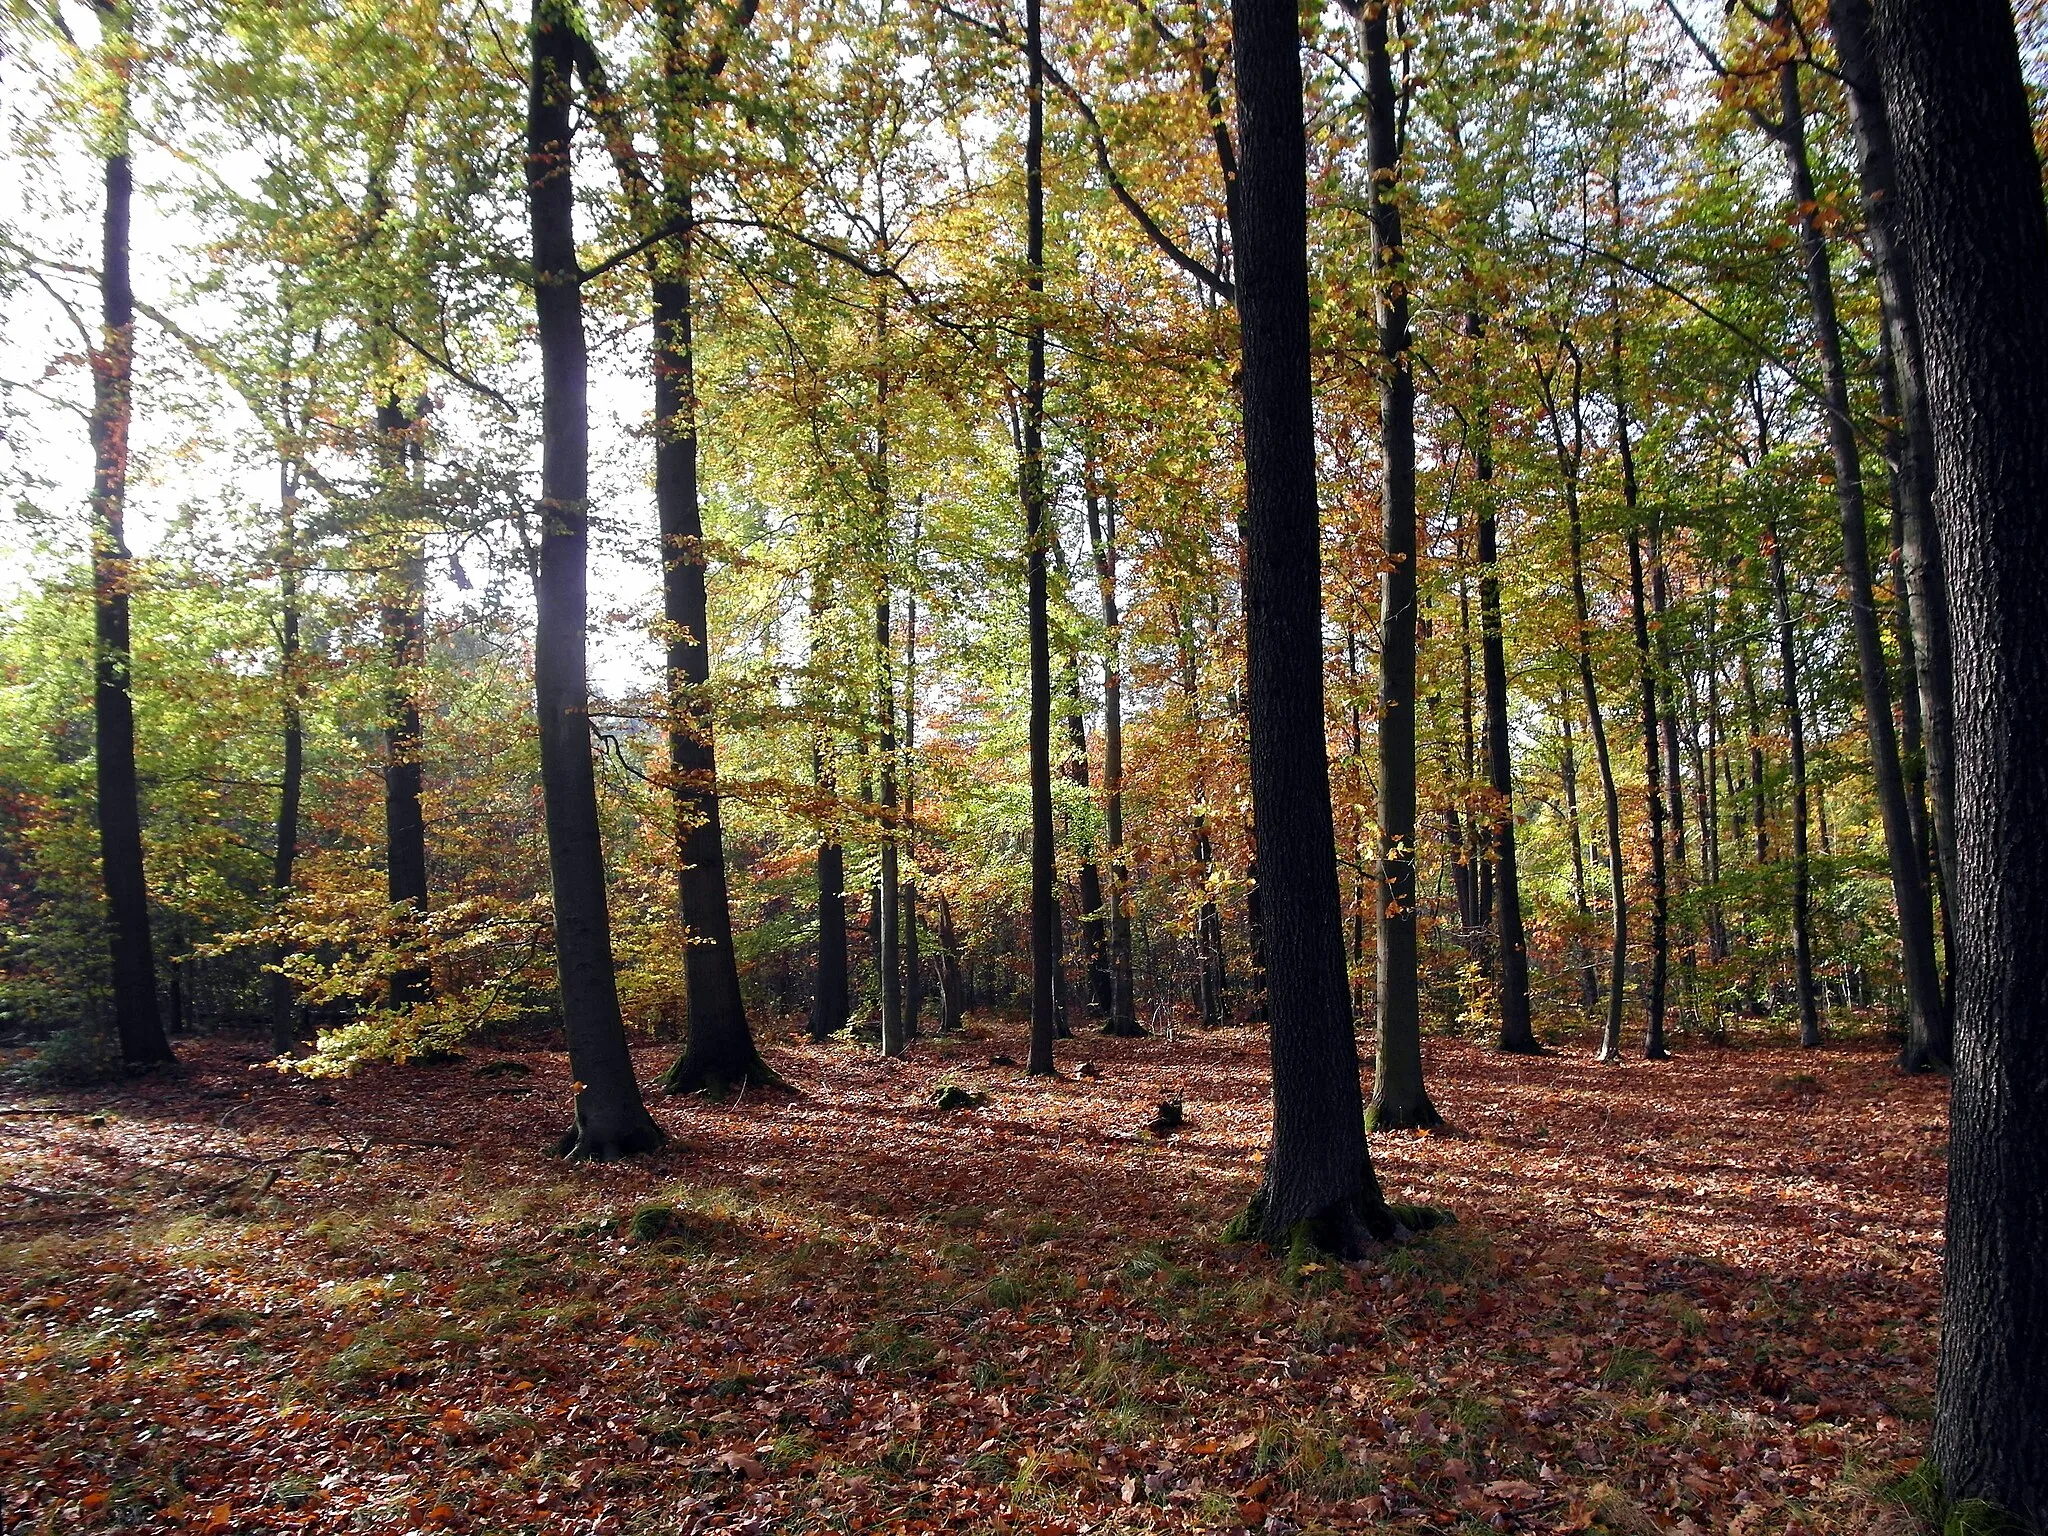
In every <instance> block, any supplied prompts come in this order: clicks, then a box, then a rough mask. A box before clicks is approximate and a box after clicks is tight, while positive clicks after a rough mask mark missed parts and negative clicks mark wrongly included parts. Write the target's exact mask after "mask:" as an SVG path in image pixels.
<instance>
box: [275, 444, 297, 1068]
mask: <svg viewBox="0 0 2048 1536" xmlns="http://www.w3.org/2000/svg"><path fill="white" fill-rule="evenodd" d="M298 506H299V485H298V475H297V472H296V470H295V469H294V468H293V466H292V465H290V464H288V463H287V464H282V465H280V466H279V467H278V540H277V543H278V558H277V586H278V594H277V597H278V658H277V671H278V681H279V682H280V683H281V684H282V685H283V690H282V691H283V714H284V720H283V738H284V740H283V747H284V771H283V776H282V779H281V783H280V786H279V789H278V796H277V836H276V838H275V840H274V842H273V844H272V846H273V849H274V853H273V856H272V859H271V866H270V889H271V892H272V900H273V901H274V902H275V903H276V906H277V910H279V911H280V912H281V911H282V910H283V907H284V904H285V902H286V901H288V900H289V899H290V898H291V893H292V866H293V865H294V864H295V863H296V862H297V860H298V856H299V798H300V795H301V794H302V792H303V788H304V785H305V778H306V745H305V743H306V733H305V722H304V719H303V718H302V704H303V700H304V696H305V690H304V682H303V679H302V677H301V675H300V666H301V664H300V660H299V567H298V559H299V527H298ZM284 959H285V951H284V948H283V946H281V945H280V946H279V947H278V949H277V951H276V952H275V953H274V954H273V955H272V956H271V963H272V964H273V966H279V965H281V964H282V962H283V961H284ZM298 1044H299V1025H298V1007H297V1001H296V999H295V998H294V996H293V994H292V982H291V978H290V977H289V976H287V975H285V974H284V972H283V970H281V969H276V970H273V971H272V972H271V975H270V1047H271V1049H272V1050H274V1051H276V1052H277V1053H278V1054H279V1055H280V1056H285V1055H289V1054H290V1053H291V1052H292V1051H294V1050H296V1049H297V1048H298Z"/></svg>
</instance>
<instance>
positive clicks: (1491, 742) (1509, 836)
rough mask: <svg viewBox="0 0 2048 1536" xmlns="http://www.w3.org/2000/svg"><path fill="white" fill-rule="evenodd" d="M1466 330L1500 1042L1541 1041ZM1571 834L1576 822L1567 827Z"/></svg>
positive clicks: (1531, 1046) (1483, 424)
mask: <svg viewBox="0 0 2048 1536" xmlns="http://www.w3.org/2000/svg"><path fill="white" fill-rule="evenodd" d="M1465 334H1466V335H1468V336H1470V337H1471V338H1472V341H1473V346H1474V350H1475V362H1476V363H1477V366H1478V370H1479V378H1480V389H1479V395H1478V399H1477V400H1476V401H1475V402H1474V406H1473V427H1472V431H1473V438H1474V441H1473V466H1474V472H1475V474H1476V476H1477V478H1478V481H1479V644H1480V653H1481V672H1482V674H1483V679H1482V687H1483V689H1484V691H1485V695H1486V782H1487V787H1488V788H1489V789H1491V790H1492V792H1493V795H1492V826H1491V830H1490V832H1489V835H1488V839H1487V841H1488V843H1489V845H1490V848H1491V853H1492V867H1493V873H1494V887H1495V889H1494V898H1493V925H1494V926H1493V942H1494V949H1495V951H1496V953H1495V958H1494V963H1495V965H1496V966H1497V967H1498V972H1497V979H1498V984H1499V987H1500V1048H1501V1049H1502V1050H1504V1051H1515V1052H1523V1053H1527V1052H1534V1051H1537V1050H1540V1049H1541V1046H1540V1045H1539V1044H1538V1043H1537V1040H1536V1030H1535V1026H1534V1024H1533V1023H1532V1021H1531V1018H1530V1007H1529V941H1528V936H1527V935H1526V934H1525V933H1524V932H1523V929H1522V881H1521V871H1520V866H1519V864H1518V862H1517V859H1516V855H1515V774H1514V757H1513V753H1512V752H1511V750H1510V736H1509V730H1508V653H1507V638H1506V636H1505V634H1504V633H1503V632H1502V627H1501V611H1500V529H1499V522H1498V510H1499V509H1498V507H1497V505H1496V503H1495V500H1494V489H1493V440H1492V420H1493V391H1492V388H1491V386H1490V385H1489V384H1488V382H1487V380H1486V364H1485V357H1484V354H1483V352H1482V351H1481V350H1480V349H1482V348H1483V347H1484V345H1485V325H1484V322H1483V321H1482V320H1481V318H1480V316H1479V315H1478V314H1477V313H1476V312H1474V313H1471V314H1468V315H1467V316H1466V317H1465ZM1574 835H1576V829H1574Z"/></svg>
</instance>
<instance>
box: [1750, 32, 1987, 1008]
mask: <svg viewBox="0 0 2048 1536" xmlns="http://www.w3.org/2000/svg"><path fill="white" fill-rule="evenodd" d="M1778 98H1779V105H1780V110H1781V113H1782V117H1781V121H1780V124H1779V134H1780V136H1781V137H1782V139H1783V141H1784V145H1785V160H1786V168H1787V170H1788V172H1789V174H1790V176H1791V181H1792V201H1793V205H1794V206H1795V208H1797V209H1798V220H1799V242H1800V246H1801V248H1802V251H1803V253H1804V255H1805V258H1806V287H1807V297H1808V300H1809V301H1810V303H1811V304H1812V306H1813V328H1814V337H1815V340H1816V342H1817V343H1818V345H1819V348H1820V356H1821V365H1822V370H1823V373H1824V376H1825V383H1826V389H1827V402H1828V411H1827V419H1828V448H1829V452H1830V454H1831V455H1832V457H1833V460H1834V471H1835V505H1836V509H1837V510H1838V511H1839V513H1840V514H1841V524H1842V574H1843V576H1844V578H1845V579H1846V580H1847V582H1848V587H1849V622H1850V629H1851V632H1852V634H1853V635H1854V637H1855V642H1856V671H1857V675H1858V677H1859V678H1860V680H1861V682H1862V684H1863V720H1864V728H1865V730H1866V731H1867V732H1868V735H1869V740H1870V765H1871V773H1872V776H1873V778H1874V779H1875V788H1876V793H1877V804H1878V811H1879V814H1880V816H1881V818H1882V820H1883V822H1884V843H1885V853H1886V856H1887V860H1888V862H1889V864H1890V866H1891V879H1892V901H1893V905H1894V907H1895V909H1896V911H1897V914H1898V920H1899V946H1900V951H1901V955H1900V958H1901V962H1902V966H1903V969H1904V971H1905V979H1906V997H1907V1006H1908V1008H1909V1010H1910V1018H1911V1022H1910V1024H1909V1026H1908V1033H1909V1038H1910V1039H1917V1040H1921V1041H1934V1040H1943V1039H1946V1038H1947V1036H1948V1016H1947V1006H1946V1004H1945V1002H1944V1001H1943V999H1942V995H1941V972H1940V968H1939V966H1938V965H1937V964H1936V962H1935V957H1934V906H1933V900H1932V898H1931V896H1930V894H1929V892H1928V887H1927V867H1926V864H1925V863H1924V862H1923V861H1922V859H1921V857H1920V853H1919V849H1918V846H1917V845H1916V844H1915V842H1914V839H1913V826H1912V821H1911V819H1910V817H1909V816H1908V814H1907V810H1906V787H1905V781H1904V779H1903V778H1902V777H1901V775H1900V771H1899V742H1898V735H1897V732H1896V731H1895V730H1894V729H1893V725H1892V701H1891V682H1890V676H1889V669H1888V668H1887V666H1886V664H1885V656H1884V637H1883V634H1882V631H1881V630H1880V629H1879V626H1878V620H1877V603H1876V600H1875V598H1874V597H1873V595H1872V582H1871V577H1870V544H1869V538H1868V533H1867V529H1866V527H1865V519H1864V509H1863V461H1862V452H1861V449H1860V448H1859V447H1858V445H1857V442H1856V428H1855V421H1854V418H1853V417H1852V416H1851V415H1850V401H1849V376H1848V369H1847V367H1846V365H1845V364H1844V362H1843V358H1842V335H1841V327H1840V325H1839V323H1838V322H1837V320H1836V316H1835V291H1834V278H1833V275H1832V273H1831V271H1830V269H1829V261H1828V248H1827V241H1826V238H1825V237H1824V236H1823V234H1822V232H1821V229H1820V225H1819V222H1818V219H1817V217H1816V212H1815V209H1816V204H1815V193H1814V187H1813V173H1812V170H1811V168H1810V166H1809V164H1808V160H1807V151H1806V118H1805V112H1804V108H1803V106H1802V104H1801V102H1800V96H1799V65H1798V62H1797V60H1796V59H1789V58H1788V59H1787V60H1786V61H1785V62H1784V63H1783V64H1781V65H1780V66H1779V70H1778ZM1803 1035H1804V1030H1803V1023H1802V1039H1803Z"/></svg>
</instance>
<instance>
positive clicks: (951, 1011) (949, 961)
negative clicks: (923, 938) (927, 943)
mask: <svg viewBox="0 0 2048 1536" xmlns="http://www.w3.org/2000/svg"><path fill="white" fill-rule="evenodd" d="M966 1013H967V978H966V976H965V974H964V973H963V970H962V967H961V965H960V936H959V933H958V932H957V931H956V930H955V929H954V927H953V904H952V902H950V901H948V900H947V899H946V897H945V895H944V894H943V893H941V894H940V896H939V1033H940V1034H942V1035H947V1034H951V1033H953V1032H954V1031H955V1030H957V1029H959V1028H960V1025H961V1020H962V1019H963V1018H965V1016H966Z"/></svg>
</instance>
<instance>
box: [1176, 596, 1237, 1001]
mask: <svg viewBox="0 0 2048 1536" xmlns="http://www.w3.org/2000/svg"><path fill="white" fill-rule="evenodd" d="M1175 629H1176V636H1177V638H1178V640H1179V642H1180V682H1181V690H1182V692H1184V693H1185V694H1186V695H1187V701H1188V716H1189V719H1190V721H1191V722H1192V724H1193V726H1194V729H1195V733H1196V735H1197V736H1198V737H1199V736H1200V734H1201V730H1202V695H1201V688H1200V680H1199V679H1198V677H1197V676H1196V671H1195V644H1194V633H1193V631H1194V621H1193V619H1192V618H1188V619H1186V620H1185V621H1183V622H1179V623H1177V624H1176V625H1175ZM1193 787H1194V800H1195V805H1196V807H1197V809H1196V811H1195V816H1194V826H1193V828H1192V831H1193V834H1194V855H1195V872H1196V874H1197V875H1198V876H1199V877H1200V879H1201V882H1202V887H1201V900H1200V902H1199V903H1197V905H1196V909H1195V1005H1196V1007H1197V1009H1198V1010H1199V1012H1200V1014H1201V1019H1202V1027H1203V1028H1204V1029H1220V1028H1221V1027H1222V1026H1223V1023H1224V1021H1225V1020H1226V1019H1227V1018H1228V1017H1229V1015H1230V1004H1229V998H1228V995H1227V994H1228V989H1229V975H1228V973H1227V971H1226V970H1225V968H1224V949H1223V914H1222V913H1221V912H1220V911H1219V910H1218V909H1217V906H1216V851H1215V849H1214V847H1213V846H1212V845H1211V843H1210V841H1209V817H1208V813H1207V812H1206V811H1205V810H1202V809H1200V807H1202V806H1203V805H1205V804H1206V803H1207V800H1208V793H1207V790H1206V787H1205V786H1204V784H1203V782H1202V780H1201V778H1200V777H1199V776H1198V777H1197V778H1196V780H1195V783H1194V786H1193Z"/></svg>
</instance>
